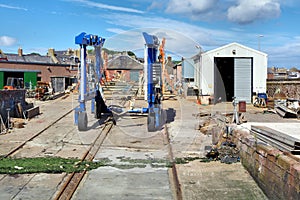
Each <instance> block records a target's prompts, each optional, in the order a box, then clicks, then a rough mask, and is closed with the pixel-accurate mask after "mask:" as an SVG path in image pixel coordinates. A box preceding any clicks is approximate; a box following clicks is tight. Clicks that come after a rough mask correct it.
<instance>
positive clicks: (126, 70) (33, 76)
mask: <svg viewBox="0 0 300 200" xmlns="http://www.w3.org/2000/svg"><path fill="white" fill-rule="evenodd" d="M0 53H1V54H0V58H1V60H0V89H1V88H3V86H4V84H5V80H6V79H7V78H8V77H20V78H24V84H25V85H26V86H28V85H29V83H31V85H32V86H34V85H35V84H36V82H37V81H45V82H54V84H53V85H55V80H56V81H57V80H58V79H59V78H63V80H64V85H63V87H61V88H64V87H65V88H66V87H67V86H68V85H69V84H72V82H73V81H76V78H77V74H78V67H79V62H80V61H79V51H78V50H71V49H69V50H67V51H55V50H54V49H49V50H48V53H47V55H45V56H41V55H38V54H28V55H23V53H22V49H19V50H18V54H5V53H3V52H2V51H0ZM102 58H103V66H104V69H105V72H104V74H105V75H106V78H109V79H118V80H120V81H137V80H138V78H139V76H140V75H141V74H142V73H143V68H144V67H143V63H142V62H141V61H142V59H135V58H133V57H130V56H128V55H127V53H125V54H118V55H114V56H112V55H108V54H107V53H105V52H103V54H102ZM94 59H95V58H94V56H93V55H92V54H91V55H88V63H89V64H93V63H94ZM267 59H268V56H267V54H265V53H263V52H260V51H257V50H255V49H251V48H249V47H246V46H243V45H241V44H238V43H231V44H228V45H225V46H222V47H219V48H217V49H214V50H210V51H207V52H199V53H198V54H197V55H195V56H192V57H191V58H182V61H181V63H179V64H174V63H173V61H172V59H171V57H168V59H167V62H166V69H167V71H168V74H171V75H172V79H173V80H172V83H173V84H175V83H177V82H182V84H183V85H184V88H185V92H186V93H185V94H186V95H189V94H188V91H194V92H195V93H196V94H199V95H200V96H201V97H202V98H211V99H215V100H222V101H231V100H232V97H236V98H237V99H238V100H243V101H246V102H247V103H250V102H251V101H252V96H253V95H255V94H257V93H266V80H267ZM195 93H194V94H195Z"/></svg>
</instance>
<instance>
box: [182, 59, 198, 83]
mask: <svg viewBox="0 0 300 200" xmlns="http://www.w3.org/2000/svg"><path fill="white" fill-rule="evenodd" d="M194 68H195V67H194V60H193V59H190V58H185V59H184V60H183V62H182V78H194Z"/></svg>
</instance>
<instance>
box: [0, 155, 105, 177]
mask: <svg viewBox="0 0 300 200" xmlns="http://www.w3.org/2000/svg"><path fill="white" fill-rule="evenodd" d="M100 166H106V161H99V162H87V161H83V162H81V161H80V160H79V159H72V158H71V159H66V158H59V157H39V158H3V159H1V160H0V174H30V173H63V172H66V173H72V172H80V171H83V170H91V169H96V168H98V167H100Z"/></svg>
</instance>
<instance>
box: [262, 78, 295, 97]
mask: <svg viewBox="0 0 300 200" xmlns="http://www.w3.org/2000/svg"><path fill="white" fill-rule="evenodd" d="M276 90H280V92H281V93H284V94H286V96H287V97H288V98H294V99H300V80H299V79H297V80H268V81H267V93H268V95H269V97H273V96H274V93H275V91H276Z"/></svg>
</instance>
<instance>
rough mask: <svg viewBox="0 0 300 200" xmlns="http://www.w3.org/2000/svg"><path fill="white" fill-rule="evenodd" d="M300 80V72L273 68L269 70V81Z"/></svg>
mask: <svg viewBox="0 0 300 200" xmlns="http://www.w3.org/2000/svg"><path fill="white" fill-rule="evenodd" d="M274 79H275V80H286V79H300V70H298V69H297V68H295V67H293V68H291V69H286V68H277V67H271V68H268V80H274Z"/></svg>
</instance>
